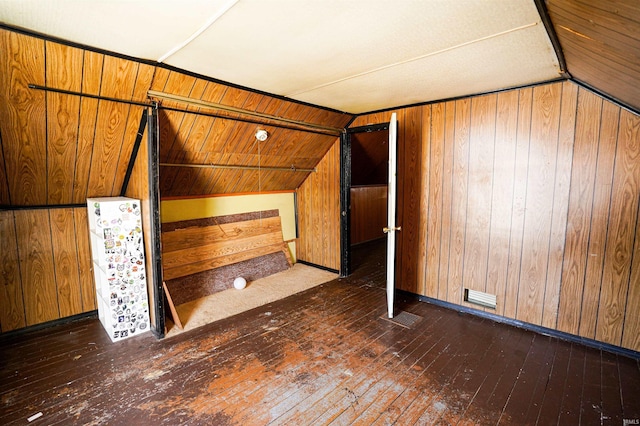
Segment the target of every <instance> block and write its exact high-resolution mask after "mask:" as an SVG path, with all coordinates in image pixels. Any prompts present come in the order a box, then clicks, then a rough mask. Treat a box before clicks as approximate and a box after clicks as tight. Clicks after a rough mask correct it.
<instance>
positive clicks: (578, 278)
mask: <svg viewBox="0 0 640 426" xmlns="http://www.w3.org/2000/svg"><path fill="white" fill-rule="evenodd" d="M601 113H602V99H601V98H600V97H598V96H596V95H594V94H592V93H589V92H587V91H584V90H581V91H580V92H579V94H578V108H577V113H576V134H575V140H574V150H573V170H572V177H571V181H572V182H573V184H572V185H571V190H570V193H569V213H568V214H569V216H568V224H567V235H566V243H565V253H567V255H568V256H567V259H566V260H565V262H564V265H563V269H562V282H563V286H562V295H561V296H562V297H561V299H560V306H559V309H560V311H561V312H562V317H561V321H559V323H558V328H559V329H560V330H562V331H566V332H568V333H573V334H577V333H578V328H579V326H580V309H581V306H582V304H581V303H575V301H576V300H581V299H582V294H583V286H584V284H585V280H584V277H585V268H586V263H587V258H588V251H587V246H588V244H589V236H590V224H591V213H592V210H591V209H585V208H584V206H589V205H592V204H593V189H594V181H595V174H596V173H595V172H596V164H597V160H598V144H596V143H593V141H594V140H597V137H598V134H599V133H600V122H601V120H600V116H601Z"/></svg>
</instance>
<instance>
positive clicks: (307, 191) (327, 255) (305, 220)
mask: <svg viewBox="0 0 640 426" xmlns="http://www.w3.org/2000/svg"><path fill="white" fill-rule="evenodd" d="M339 165H340V141H339V140H336V141H335V143H334V145H333V146H332V147H331V149H330V150H329V152H327V154H326V155H325V156H324V158H323V159H322V161H321V162H320V163H319V164H318V167H317V169H318V172H316V173H311V174H310V175H309V176H308V177H307V179H306V180H305V181H304V182H303V183H302V185H300V187H299V188H298V189H297V192H296V193H297V203H298V232H299V234H298V235H299V238H298V241H297V243H296V258H297V259H300V260H304V261H306V262H310V263H313V264H316V265H320V266H324V267H327V268H330V269H334V270H338V269H340V249H339V248H340V197H339V188H340V183H339V182H340V166H339ZM325 169H326V170H327V173H324V170H325ZM319 176H320V177H322V176H324V178H320V177H319ZM325 193H329V197H324V196H323V194H325ZM323 200H328V204H325V205H323ZM323 210H326V213H323ZM324 224H327V225H326V226H323V225H324Z"/></svg>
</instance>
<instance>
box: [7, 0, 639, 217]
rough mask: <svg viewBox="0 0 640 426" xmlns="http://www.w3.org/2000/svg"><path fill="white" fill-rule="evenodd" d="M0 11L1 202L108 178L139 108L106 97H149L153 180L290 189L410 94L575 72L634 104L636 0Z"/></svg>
mask: <svg viewBox="0 0 640 426" xmlns="http://www.w3.org/2000/svg"><path fill="white" fill-rule="evenodd" d="M547 12H548V13H547ZM0 27H1V28H0V145H2V150H0V157H1V158H0V165H1V167H0V206H37V205H64V204H70V203H71V204H75V203H82V202H84V200H85V199H86V197H87V196H89V197H91V196H110V195H119V194H120V193H121V192H122V188H123V187H124V186H126V182H127V171H128V168H129V166H130V165H131V158H132V155H133V154H134V153H135V146H136V139H137V138H138V136H139V135H138V128H139V126H140V122H141V119H142V115H143V111H144V110H145V108H144V106H140V105H135V104H133V105H129V104H126V103H117V102H111V101H109V100H107V99H106V98H117V99H120V100H124V101H134V102H137V103H139V104H145V103H149V102H150V101H157V102H159V104H160V110H159V114H160V162H161V163H162V164H164V165H163V166H162V167H161V171H160V185H161V195H162V196H163V197H171V196H194V195H195V196H197V195H204V194H214V193H240V192H255V191H269V190H291V189H296V188H298V187H299V185H300V184H301V183H302V182H303V181H304V179H305V178H306V177H307V176H308V174H309V170H311V169H313V168H314V167H315V166H316V165H317V164H318V163H319V161H320V160H321V158H322V157H323V155H324V154H325V153H326V152H327V150H328V149H329V148H330V147H331V146H332V145H333V143H334V142H335V141H336V138H337V136H338V135H339V133H340V131H341V130H342V129H344V128H345V127H346V126H348V125H349V123H350V122H351V121H352V119H353V118H354V117H355V116H356V115H357V114H360V113H366V112H371V111H377V110H382V109H390V108H396V107H400V106H405V105H411V104H414V103H424V102H430V101H439V100H443V99H451V98H456V97H463V96H471V95H474V94H481V93H486V92H492V91H498V90H504V89H508V88H512V87H517V86H523V85H528V84H537V83H542V82H545V81H549V80H554V79H558V78H572V79H573V80H575V81H577V82H579V83H582V84H584V85H586V86H588V87H591V88H592V89H595V90H597V91H599V92H600V93H601V94H604V95H605V96H608V97H609V98H611V99H613V100H615V101H618V102H619V103H621V104H623V105H625V106H628V107H630V108H631V109H633V110H635V111H640V84H639V83H640V2H638V1H637V0H455V1H454V0H451V1H449V0H432V1H427V0H401V1H395V0H351V1H338V0H322V1H319V0H313V1H312V0H306V1H301V0H184V1H175V0H102V1H97V0H96V1H84V0H2V1H0ZM558 52H559V53H560V55H558ZM33 84H35V85H40V86H47V87H50V88H57V89H63V90H68V91H71V92H78V93H80V92H81V93H82V94H83V95H82V96H75V95H71V96H69V95H65V94H59V93H55V92H49V91H42V90H34V89H33V88H30V85H33ZM84 94H86V95H90V96H98V97H101V99H99V100H98V99H91V98H87V97H83V96H84ZM219 107H224V108H226V109H224V108H223V109H220V108H219ZM259 128H262V129H265V130H267V131H268V133H269V138H268V139H267V141H265V142H261V143H258V142H257V141H256V138H255V136H254V135H255V132H256V130H257V129H259ZM199 165H216V166H221V167H219V168H200V167H198V166H199ZM191 166H193V167H191ZM225 167H226V168H225ZM229 167H230V168H229ZM257 167H259V168H260V170H256V168H257ZM277 169H279V170H277ZM282 169H289V171H282Z"/></svg>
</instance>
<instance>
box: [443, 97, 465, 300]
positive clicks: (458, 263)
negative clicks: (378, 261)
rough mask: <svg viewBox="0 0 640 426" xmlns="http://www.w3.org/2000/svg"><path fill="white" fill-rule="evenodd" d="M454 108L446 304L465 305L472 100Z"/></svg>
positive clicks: (460, 101)
mask: <svg viewBox="0 0 640 426" xmlns="http://www.w3.org/2000/svg"><path fill="white" fill-rule="evenodd" d="M455 108H456V109H455V122H454V125H453V126H454V135H455V136H454V138H455V139H454V141H453V142H454V147H453V170H452V173H453V176H452V188H451V190H452V194H451V223H450V226H451V237H450V238H451V240H450V245H449V272H448V277H447V279H448V285H449V289H448V290H447V301H448V302H451V303H457V304H460V303H462V278H463V273H464V269H463V268H464V265H463V263H464V242H465V224H466V222H467V218H466V213H467V184H468V182H469V177H468V175H469V132H470V122H471V117H470V112H471V100H470V99H461V100H458V101H456V102H455Z"/></svg>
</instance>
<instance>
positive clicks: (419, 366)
mask: <svg viewBox="0 0 640 426" xmlns="http://www.w3.org/2000/svg"><path fill="white" fill-rule="evenodd" d="M364 247H365V249H366V250H361V251H360V252H358V251H356V252H354V265H357V267H356V268H355V269H354V273H353V275H352V276H350V277H347V278H342V279H339V280H335V281H332V282H331V283H327V284H324V285H321V286H318V287H315V288H313V289H310V290H308V291H305V292H303V293H299V294H297V295H293V296H291V297H289V298H287V299H285V300H281V301H277V302H273V303H270V304H268V305H265V306H261V307H259V308H256V309H253V310H251V311H248V312H245V313H242V314H239V315H237V316H235V317H231V318H227V319H224V320H221V321H218V322H216V323H213V324H209V325H206V326H203V327H201V328H198V329H195V330H191V331H189V332H185V333H182V334H180V335H177V336H175V337H172V338H168V339H163V340H156V339H155V338H154V337H153V336H151V335H150V334H146V335H141V336H137V337H134V338H131V339H127V340H124V341H121V342H117V343H111V341H110V340H109V338H108V336H107V334H106V333H105V332H104V330H102V327H101V325H100V323H99V322H98V321H97V319H95V318H86V319H82V320H79V321H74V322H71V323H68V324H63V325H58V326H55V327H52V328H47V329H43V330H33V329H32V330H28V329H27V330H25V331H23V332H20V333H11V334H8V335H0V424H2V425H14V424H15V425H18V424H26V423H28V422H27V418H28V417H30V416H32V415H34V414H36V413H40V412H41V413H42V416H41V417H40V419H38V420H37V421H35V422H33V424H48V425H68V424H83V425H84V424H87V425H91V424H127V425H129V424H172V425H174V424H189V425H200V424H203V425H211V424H215V425H223V426H224V425H243V426H244V425H267V424H270V425H291V424H313V425H316V424H319V425H324V424H336V425H338V424H339V425H343V424H356V425H370V424H375V425H389V424H396V425H404V424H458V425H466V424H473V425H485V424H497V423H498V422H499V423H500V424H503V423H504V424H539V425H547V424H558V423H560V424H563V425H564V424H569V425H571V424H587V425H588V424H615V425H618V424H622V422H623V420H629V421H633V420H635V419H636V418H637V417H638V416H639V415H640V414H638V413H639V412H640V401H639V399H638V398H637V395H638V394H640V368H639V367H638V360H636V359H631V358H625V357H622V356H616V355H614V354H611V353H609V352H605V351H600V350H597V349H591V348H587V347H584V346H579V345H576V344H572V343H568V342H564V341H560V340H558V339H556V338H552V337H548V336H542V335H538V334H535V333H532V332H529V331H526V330H523V329H519V328H514V327H511V326H508V325H506V324H499V323H495V322H492V321H489V320H487V319H482V318H480V317H475V316H470V315H462V314H458V313H456V312H454V311H451V310H448V309H445V308H442V307H438V306H434V305H431V304H428V303H423V302H420V301H418V300H417V299H416V298H414V297H412V296H409V295H407V294H405V293H400V294H398V295H397V297H396V301H397V309H399V310H403V311H407V312H411V313H414V314H416V315H418V316H420V317H422V320H421V321H420V322H418V323H417V324H416V325H414V326H413V327H410V328H405V327H401V326H399V325H397V324H394V323H392V322H390V321H388V320H386V319H383V318H382V317H383V315H384V313H385V312H386V306H385V305H386V297H385V273H384V268H383V267H382V265H384V260H383V259H384V247H385V246H384V244H380V245H378V246H376V245H375V244H374V245H371V244H367V245H364ZM358 256H360V257H358Z"/></svg>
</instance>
